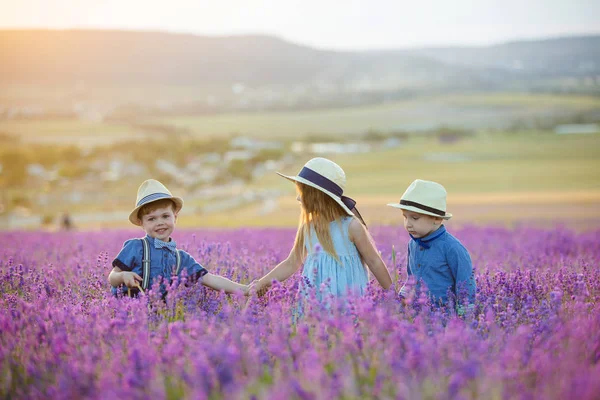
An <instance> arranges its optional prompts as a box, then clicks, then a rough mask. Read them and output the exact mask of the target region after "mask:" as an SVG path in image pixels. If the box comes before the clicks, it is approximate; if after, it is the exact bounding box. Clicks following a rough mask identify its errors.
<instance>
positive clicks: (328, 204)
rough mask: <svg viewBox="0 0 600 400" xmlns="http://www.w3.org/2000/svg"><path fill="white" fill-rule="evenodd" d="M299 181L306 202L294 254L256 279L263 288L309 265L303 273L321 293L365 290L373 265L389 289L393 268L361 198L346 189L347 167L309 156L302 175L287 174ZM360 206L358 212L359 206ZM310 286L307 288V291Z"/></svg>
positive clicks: (321, 295) (300, 194)
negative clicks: (347, 193)
mask: <svg viewBox="0 0 600 400" xmlns="http://www.w3.org/2000/svg"><path fill="white" fill-rule="evenodd" d="M279 175H281V176H283V177H284V178H286V179H289V180H291V181H293V182H295V183H296V188H297V190H298V201H299V202H300V204H301V205H302V209H301V216H300V222H299V225H298V232H297V233H296V239H295V242H294V246H293V248H292V250H291V252H290V255H289V256H288V257H287V258H286V259H285V260H284V261H282V262H281V263H280V264H279V265H277V266H276V267H275V268H274V269H273V270H271V272H269V273H268V274H266V275H265V276H264V277H262V278H261V279H259V280H258V281H255V282H253V283H252V284H251V285H250V290H255V291H256V292H257V293H258V294H259V295H261V294H263V293H264V292H265V291H266V290H267V289H268V288H269V286H271V283H272V282H273V281H280V282H281V281H284V280H286V279H287V278H289V277H290V276H291V275H292V274H293V273H294V272H296V271H297V270H298V269H299V268H300V266H301V265H304V268H303V270H302V277H303V280H304V282H306V283H308V287H311V288H315V289H316V293H317V297H318V298H319V299H323V298H325V297H327V296H328V295H333V296H334V297H336V298H340V297H345V296H348V295H362V294H364V293H365V290H366V288H367V284H368V282H369V278H368V272H367V268H368V269H369V270H370V271H371V273H373V275H374V276H375V278H376V279H377V282H379V284H380V285H381V286H382V287H383V288H384V289H388V288H389V287H390V286H391V285H392V278H391V276H390V273H389V271H388V269H387V267H386V265H385V263H384V262H383V260H382V259H381V256H380V255H379V252H378V251H377V249H376V248H375V245H374V244H373V241H372V240H371V237H370V235H369V233H368V232H367V229H366V226H365V224H364V221H363V220H362V217H361V216H360V213H358V210H356V208H355V205H356V202H355V201H354V200H352V199H350V198H349V197H346V196H344V195H343V192H344V187H345V185H346V175H345V173H344V170H342V168H341V167H340V166H339V165H337V164H336V163H334V162H333V161H330V160H328V159H325V158H313V159H312V160H310V161H308V162H307V163H306V164H305V165H304V167H303V168H302V170H301V171H300V173H298V175H297V176H286V175H282V174H279ZM353 210H354V212H353ZM308 293H309V290H307V288H306V287H302V288H301V294H303V295H304V296H307V295H308Z"/></svg>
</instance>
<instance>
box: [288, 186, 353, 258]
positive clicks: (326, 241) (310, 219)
mask: <svg viewBox="0 0 600 400" xmlns="http://www.w3.org/2000/svg"><path fill="white" fill-rule="evenodd" d="M296 189H297V191H298V194H299V195H300V198H301V203H302V210H301V212H300V221H299V222H298V231H297V232H296V240H295V241H294V252H296V255H297V256H298V257H299V259H304V256H305V255H306V247H305V245H306V243H305V242H304V238H305V237H306V238H309V240H310V230H311V228H313V229H314V230H315V233H316V234H317V239H318V240H319V243H320V244H321V246H322V247H323V250H324V251H326V252H327V253H329V254H331V255H332V256H333V257H334V258H335V259H336V260H338V261H339V258H338V256H337V254H336V252H335V248H334V246H333V240H332V238H331V232H330V230H329V224H330V223H331V222H332V221H340V220H341V218H342V217H344V216H346V215H348V214H347V213H346V211H345V210H344V209H343V208H342V207H341V206H340V205H339V204H338V203H337V202H336V201H335V200H333V199H332V198H331V197H329V196H328V195H327V194H325V193H324V192H322V191H320V190H318V189H315V188H313V187H311V186H308V185H305V184H302V183H300V182H296ZM310 245H312V243H311V244H310Z"/></svg>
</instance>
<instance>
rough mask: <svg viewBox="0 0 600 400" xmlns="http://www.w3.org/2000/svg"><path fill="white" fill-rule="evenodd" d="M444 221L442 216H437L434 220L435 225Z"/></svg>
mask: <svg viewBox="0 0 600 400" xmlns="http://www.w3.org/2000/svg"><path fill="white" fill-rule="evenodd" d="M442 221H443V218H440V217H435V219H434V220H433V223H434V224H435V225H439V224H441V223H442Z"/></svg>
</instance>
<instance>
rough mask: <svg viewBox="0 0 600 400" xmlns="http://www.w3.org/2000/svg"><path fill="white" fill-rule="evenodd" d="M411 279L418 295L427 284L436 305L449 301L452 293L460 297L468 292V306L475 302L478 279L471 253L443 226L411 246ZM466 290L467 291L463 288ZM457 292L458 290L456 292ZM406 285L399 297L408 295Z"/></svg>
mask: <svg viewBox="0 0 600 400" xmlns="http://www.w3.org/2000/svg"><path fill="white" fill-rule="evenodd" d="M406 269H407V273H408V278H409V279H410V277H411V276H413V277H414V279H415V281H416V286H415V289H416V290H417V293H418V292H419V291H420V290H421V284H422V283H424V284H425V286H426V287H427V290H428V295H429V296H430V297H431V299H432V301H433V302H435V303H436V304H440V303H442V304H444V305H445V304H446V303H447V302H448V295H447V292H448V290H450V292H451V293H453V294H454V295H455V296H456V297H457V298H458V297H460V296H461V295H462V293H465V294H466V295H468V301H469V303H473V302H474V300H475V291H476V286H475V277H474V274H473V265H472V263H471V256H470V255H469V252H468V251H467V249H466V248H465V246H463V245H462V243H461V242H460V241H459V240H458V239H456V238H455V237H454V236H452V235H451V234H450V233H449V232H448V231H446V227H445V226H444V225H442V226H441V227H439V228H438V229H437V230H436V231H435V232H432V233H430V234H429V235H427V236H425V237H423V238H420V239H414V238H413V239H412V240H411V241H410V242H409V243H408V263H407V266H406ZM462 288H464V289H462ZM457 289H458V291H457ZM407 291H408V289H407V287H406V284H405V285H404V286H403V287H402V289H400V295H401V296H404V295H406V293H407Z"/></svg>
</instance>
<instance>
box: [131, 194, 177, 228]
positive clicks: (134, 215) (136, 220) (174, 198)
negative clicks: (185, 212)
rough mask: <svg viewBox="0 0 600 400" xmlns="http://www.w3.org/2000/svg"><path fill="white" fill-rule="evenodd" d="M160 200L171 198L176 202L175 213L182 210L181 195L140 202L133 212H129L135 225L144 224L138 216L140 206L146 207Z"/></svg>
mask: <svg viewBox="0 0 600 400" xmlns="http://www.w3.org/2000/svg"><path fill="white" fill-rule="evenodd" d="M160 200H171V201H172V202H173V203H175V210H174V212H175V214H177V213H178V212H179V211H181V209H182V208H183V199H181V198H179V197H174V196H171V197H161V198H160V199H155V200H152V201H149V202H147V203H144V204H140V205H139V206H137V207H136V208H134V209H133V211H131V213H130V214H129V222H131V223H132V224H134V225H137V226H142V224H141V222H140V219H139V218H138V212H139V211H140V208H142V207H144V206H145V205H148V204H151V203H154V202H155V201H160Z"/></svg>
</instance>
